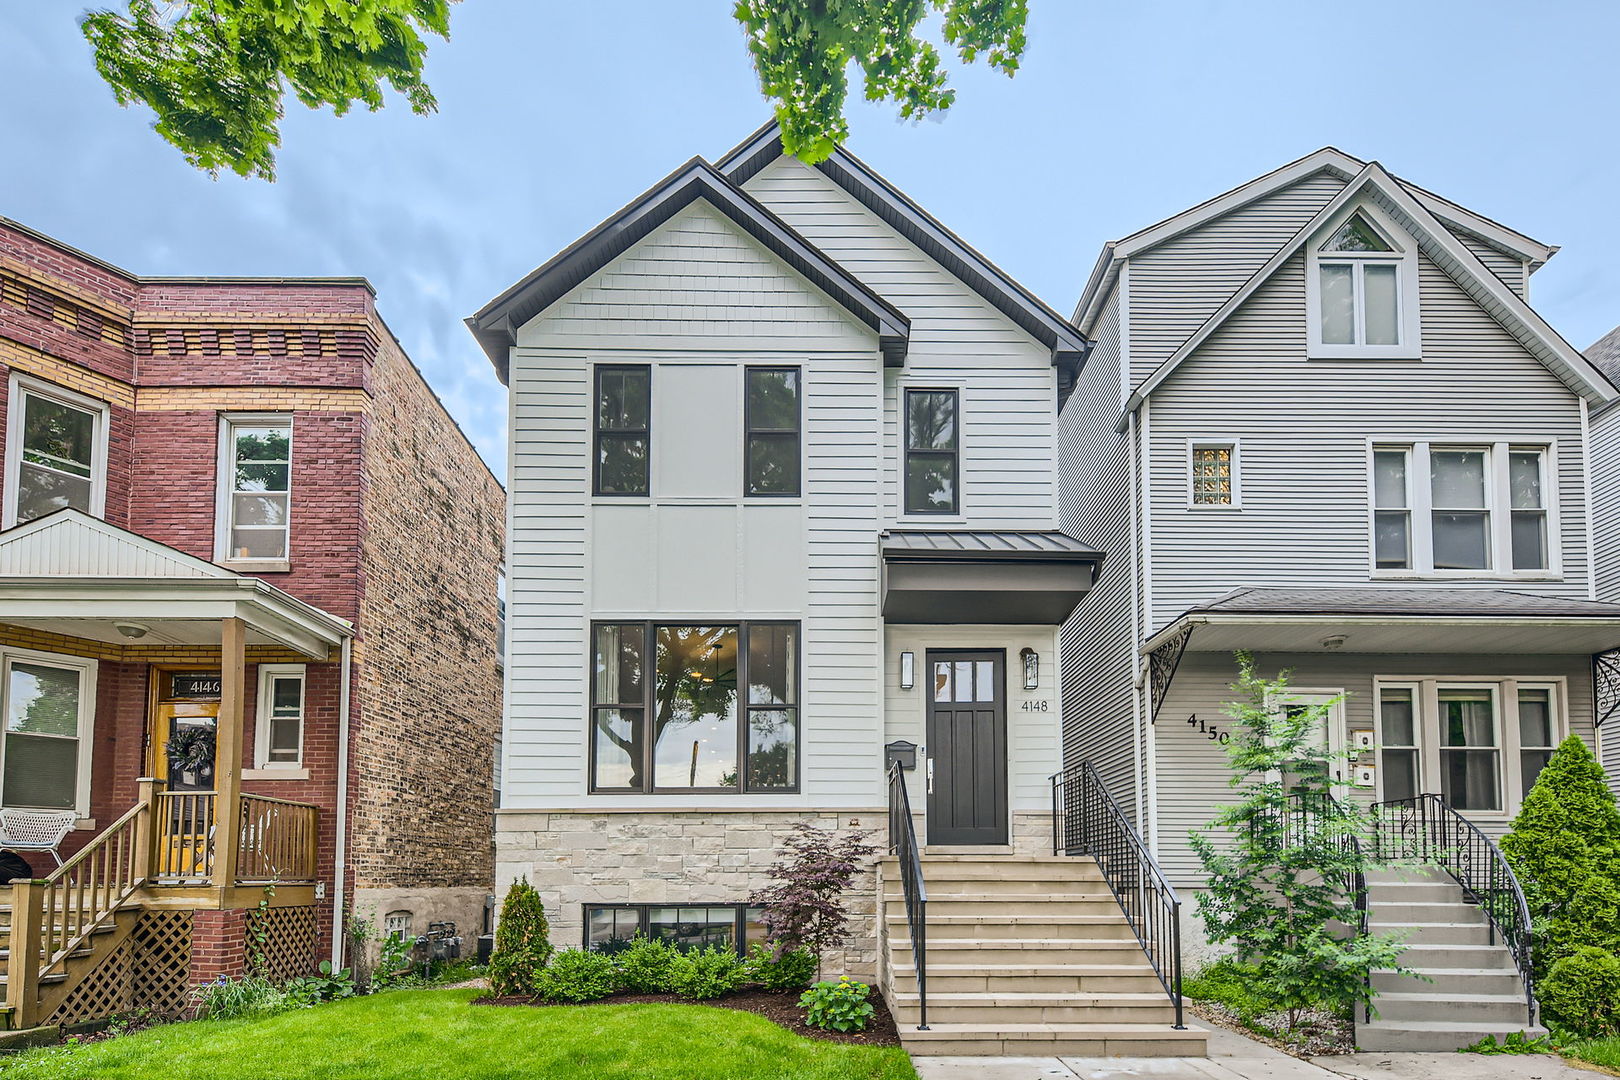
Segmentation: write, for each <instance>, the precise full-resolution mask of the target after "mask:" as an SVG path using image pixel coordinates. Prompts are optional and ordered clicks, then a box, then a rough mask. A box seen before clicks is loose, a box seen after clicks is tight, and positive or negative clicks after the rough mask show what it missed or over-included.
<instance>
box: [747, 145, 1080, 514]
mask: <svg viewBox="0 0 1620 1080" xmlns="http://www.w3.org/2000/svg"><path fill="white" fill-rule="evenodd" d="M744 187H745V189H746V190H747V191H748V193H749V194H750V195H752V196H753V197H754V198H756V199H758V200H759V201H760V202H761V203H762V204H764V206H765V207H766V208H767V209H769V210H770V211H771V212H772V213H774V214H776V216H777V217H779V218H781V219H782V220H783V221H785V222H787V223H788V224H789V225H790V226H792V227H793V228H794V229H795V230H796V231H797V232H799V233H800V235H802V236H804V237H805V238H806V239H807V240H809V241H810V242H811V243H812V244H814V245H815V246H816V247H817V248H819V249H820V250H821V251H822V252H823V253H825V254H826V255H828V256H829V257H830V258H832V259H833V260H834V261H836V262H838V263H839V264H840V265H841V266H843V267H844V269H846V270H847V271H848V272H849V273H851V274H853V275H854V276H855V277H856V278H858V279H859V280H860V281H861V282H862V283H863V284H865V285H866V286H867V287H868V288H870V289H872V290H873V291H874V292H876V293H878V294H879V295H880V296H882V297H883V298H884V299H885V300H887V301H888V302H889V303H891V304H893V305H894V306H895V307H896V308H898V309H900V310H901V311H902V312H904V313H905V314H906V316H907V317H908V318H909V319H910V320H911V339H910V346H909V349H908V352H907V356H906V363H905V367H904V368H901V369H889V370H887V371H886V372H885V373H884V402H883V422H884V430H883V443H882V446H883V458H882V462H883V506H884V515H885V525H886V526H889V527H893V526H899V527H910V528H952V527H956V528H974V529H1051V528H1055V527H1056V524H1057V490H1056V464H1055V455H1054V452H1053V443H1054V440H1055V435H1056V431H1055V428H1056V419H1057V417H1056V413H1057V372H1056V369H1055V368H1054V367H1053V366H1052V358H1051V352H1050V351H1049V350H1048V349H1047V348H1046V347H1045V346H1043V345H1041V344H1040V343H1039V342H1037V341H1035V340H1034V339H1033V338H1031V337H1030V336H1029V335H1028V334H1026V333H1025V332H1024V331H1022V330H1020V329H1019V328H1018V327H1017V326H1015V325H1014V324H1013V323H1012V322H1011V321H1010V320H1009V319H1008V318H1007V317H1006V316H1004V315H1002V314H1001V313H1000V312H998V311H996V310H995V309H994V308H993V307H991V306H990V304H989V303H988V302H987V301H986V300H984V298H983V297H981V296H979V295H978V294H977V293H975V292H974V291H973V290H972V289H970V288H968V286H966V285H965V284H963V283H962V282H961V281H960V280H958V279H957V278H956V277H955V276H954V275H952V274H950V273H949V272H948V271H946V270H945V269H944V268H943V267H941V266H940V265H939V264H938V263H936V262H934V260H932V259H931V258H929V257H928V256H927V255H925V254H924V253H923V252H922V251H921V250H920V249H918V248H917V247H916V246H915V245H914V244H912V243H911V242H910V241H909V240H907V239H905V238H904V237H903V236H901V235H900V234H899V233H898V232H896V231H895V230H894V229H893V228H892V227H890V226H889V225H888V224H887V223H885V222H884V221H882V220H881V219H880V218H878V217H877V216H876V215H875V214H873V213H872V212H871V211H870V210H868V209H867V208H866V207H864V206H862V205H861V204H860V203H859V202H857V201H856V200H855V199H854V198H853V197H852V196H850V194H849V193H848V192H846V191H845V190H844V189H843V188H841V187H839V186H838V185H837V184H836V183H834V182H833V181H832V180H830V179H828V178H827V177H826V176H825V175H823V174H822V173H821V172H819V171H818V170H816V169H814V168H811V167H810V166H807V165H805V164H804V163H802V162H800V161H799V160H798V159H796V158H791V157H782V158H778V159H777V160H776V161H774V162H772V163H771V164H770V165H768V166H766V167H765V168H764V169H762V170H760V172H759V173H758V174H756V175H755V176H753V177H752V178H750V179H749V180H748V182H747V183H746V184H745V185H744ZM907 387H919V388H922V387H938V388H947V389H949V388H954V389H957V390H958V391H959V392H960V402H961V455H962V457H961V462H962V463H961V487H962V490H961V511H962V512H961V514H960V515H956V516H951V517H942V516H940V515H934V514H929V515H922V516H910V517H908V516H906V515H904V514H902V513H901V512H900V510H901V474H900V462H901V456H900V444H901V431H900V423H901V417H900V411H901V396H902V394H903V392H904V390H905V389H906V388H907Z"/></svg>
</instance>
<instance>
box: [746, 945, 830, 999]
mask: <svg viewBox="0 0 1620 1080" xmlns="http://www.w3.org/2000/svg"><path fill="white" fill-rule="evenodd" d="M746 968H747V971H746V975H747V978H748V980H749V981H750V982H756V983H758V984H759V985H760V986H761V987H763V988H764V989H766V990H769V991H771V992H772V993H781V992H783V991H785V990H802V989H804V988H805V987H806V986H809V985H810V983H811V980H813V979H814V978H815V977H816V956H815V954H814V953H812V952H811V951H810V950H809V949H788V950H786V951H784V952H782V953H778V952H777V951H776V950H775V949H773V948H771V947H770V946H769V945H765V944H755V946H754V947H753V948H752V949H750V950H749V951H748V960H747V961H746Z"/></svg>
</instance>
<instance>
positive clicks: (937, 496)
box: [904, 390, 961, 514]
mask: <svg viewBox="0 0 1620 1080" xmlns="http://www.w3.org/2000/svg"><path fill="white" fill-rule="evenodd" d="M905 403H906V404H905V432H904V435H905V485H904V486H905V510H906V513H908V514H954V513H956V512H957V509H958V507H959V506H960V505H961V497H960V492H959V490H958V487H957V484H958V475H959V472H960V464H961V462H960V460H959V451H960V447H961V442H960V436H959V432H958V424H957V396H956V391H955V390H907V391H906V394H905Z"/></svg>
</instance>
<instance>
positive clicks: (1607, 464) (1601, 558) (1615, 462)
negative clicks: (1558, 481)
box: [1590, 405, 1620, 792]
mask: <svg viewBox="0 0 1620 1080" xmlns="http://www.w3.org/2000/svg"><path fill="white" fill-rule="evenodd" d="M1590 427H1591V445H1592V469H1591V473H1592V505H1593V506H1594V507H1603V508H1605V509H1606V510H1607V512H1606V513H1597V514H1594V515H1593V519H1592V561H1593V564H1594V566H1595V568H1596V571H1597V574H1596V577H1597V598H1598V599H1599V600H1607V601H1609V602H1610V603H1614V602H1616V601H1620V513H1616V512H1615V511H1614V509H1613V508H1614V507H1616V506H1620V405H1610V406H1609V407H1607V408H1604V409H1594V410H1593V411H1592V414H1591V421H1590ZM1601 734H1602V738H1601V740H1600V741H1599V753H1600V754H1601V756H1602V758H1603V768H1604V770H1605V771H1606V772H1607V773H1608V774H1609V786H1611V787H1612V788H1614V789H1615V791H1616V792H1620V720H1616V719H1614V718H1613V717H1611V718H1610V719H1609V721H1608V723H1606V724H1604V725H1603V727H1602V729H1601Z"/></svg>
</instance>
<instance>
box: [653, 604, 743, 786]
mask: <svg viewBox="0 0 1620 1080" xmlns="http://www.w3.org/2000/svg"><path fill="white" fill-rule="evenodd" d="M737 638H738V630H737V627H736V626H659V627H655V628H654V630H653V641H654V649H655V655H656V658H657V659H656V668H655V670H656V672H657V676H656V678H657V680H658V681H657V685H656V688H655V689H654V692H653V724H654V728H655V735H654V739H653V786H654V787H656V788H659V789H660V790H683V789H684V790H696V789H703V788H710V789H733V790H735V789H737V787H738V783H737V780H738V777H737V749H738V737H737V691H738V685H737V682H738V680H737V676H738V652H737Z"/></svg>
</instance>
